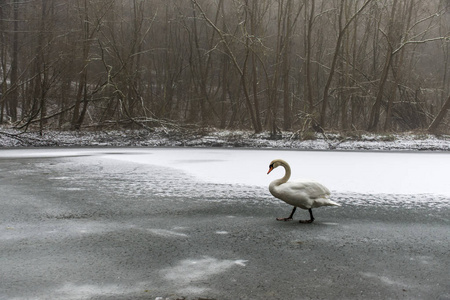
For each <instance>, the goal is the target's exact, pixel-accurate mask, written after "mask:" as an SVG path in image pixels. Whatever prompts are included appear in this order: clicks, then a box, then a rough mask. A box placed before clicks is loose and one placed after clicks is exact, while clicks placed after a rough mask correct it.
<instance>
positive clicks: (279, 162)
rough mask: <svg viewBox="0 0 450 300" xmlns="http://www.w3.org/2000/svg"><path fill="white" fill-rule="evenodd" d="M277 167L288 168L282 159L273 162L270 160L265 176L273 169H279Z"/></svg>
mask: <svg viewBox="0 0 450 300" xmlns="http://www.w3.org/2000/svg"><path fill="white" fill-rule="evenodd" d="M279 166H284V167H286V166H288V164H287V162H285V161H284V160H282V159H274V160H272V161H271V162H270V165H269V171H268V172H267V174H269V173H270V172H272V170H273V169H275V168H277V167H279Z"/></svg>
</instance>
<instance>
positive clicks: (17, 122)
mask: <svg viewBox="0 0 450 300" xmlns="http://www.w3.org/2000/svg"><path fill="white" fill-rule="evenodd" d="M0 45H1V47H0V59H1V62H0V68H1V70H0V82H1V90H0V91H1V95H0V123H3V124H7V125H8V126H11V127H13V128H16V129H20V130H23V131H26V130H28V129H29V128H35V129H37V130H40V131H41V132H42V130H46V129H57V130H104V129H107V128H146V129H151V128H154V127H156V126H160V125H161V124H163V125H167V124H178V125H180V126H181V125H186V126H188V125H195V126H199V127H214V128H226V129H247V130H252V131H254V132H255V133H259V132H262V131H270V132H272V133H274V134H276V133H277V132H280V131H299V132H301V133H306V132H308V131H311V130H315V131H317V132H320V131H323V130H326V131H338V132H351V131H367V132H405V131H415V130H419V131H421V130H423V131H428V132H432V133H437V132H444V133H449V132H450V126H449V125H450V117H449V116H448V115H447V114H446V112H447V110H448V109H449V108H450V1H448V0H430V1H419V0H27V1H23V0H0Z"/></svg>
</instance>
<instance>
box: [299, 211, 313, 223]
mask: <svg viewBox="0 0 450 300" xmlns="http://www.w3.org/2000/svg"><path fill="white" fill-rule="evenodd" d="M308 211H309V217H310V219H309V220H300V221H298V222H299V223H302V224H310V223H312V222H314V217H313V214H312V210H311V208H310V209H308Z"/></svg>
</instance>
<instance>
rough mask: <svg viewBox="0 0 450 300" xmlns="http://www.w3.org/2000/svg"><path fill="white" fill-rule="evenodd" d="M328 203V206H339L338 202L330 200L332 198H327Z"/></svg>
mask: <svg viewBox="0 0 450 300" xmlns="http://www.w3.org/2000/svg"><path fill="white" fill-rule="evenodd" d="M328 205H329V206H341V205H340V204H339V203H337V202H334V201H332V200H330V199H328Z"/></svg>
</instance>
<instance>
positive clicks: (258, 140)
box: [0, 127, 450, 151]
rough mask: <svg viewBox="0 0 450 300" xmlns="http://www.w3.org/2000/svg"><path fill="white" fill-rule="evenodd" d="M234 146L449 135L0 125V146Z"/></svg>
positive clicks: (447, 145)
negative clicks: (41, 129)
mask: <svg viewBox="0 0 450 300" xmlns="http://www.w3.org/2000/svg"><path fill="white" fill-rule="evenodd" d="M52 146H59V147H80V146H81V147H85V146H91V147H107V146H109V147H140V146H145V147H158V146H165V147H239V148H242V147H244V148H266V149H297V150H361V151H364V150H369V151H371V150H373V151H391V150H394V151H449V150H450V136H446V135H443V136H439V137H437V136H434V135H428V134H414V133H411V134H390V135H375V134H359V135H353V136H347V137H342V136H340V135H337V134H328V135H327V138H325V137H324V136H323V135H321V134H316V135H315V136H314V138H313V139H310V140H300V139H299V138H298V136H297V135H296V134H295V133H292V132H283V134H282V135H280V136H278V137H277V138H276V139H274V138H271V137H270V134H269V133H267V132H266V133H261V134H254V133H252V132H250V131H229V130H216V129H210V130H202V131H184V130H168V129H164V128H157V129H155V130H154V131H152V132H150V131H148V130H123V131H82V132H78V131H45V132H43V135H42V136H41V135H39V134H38V133H37V132H26V133H21V132H20V131H17V130H13V129H8V128H1V127H0V148H15V147H52Z"/></svg>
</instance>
